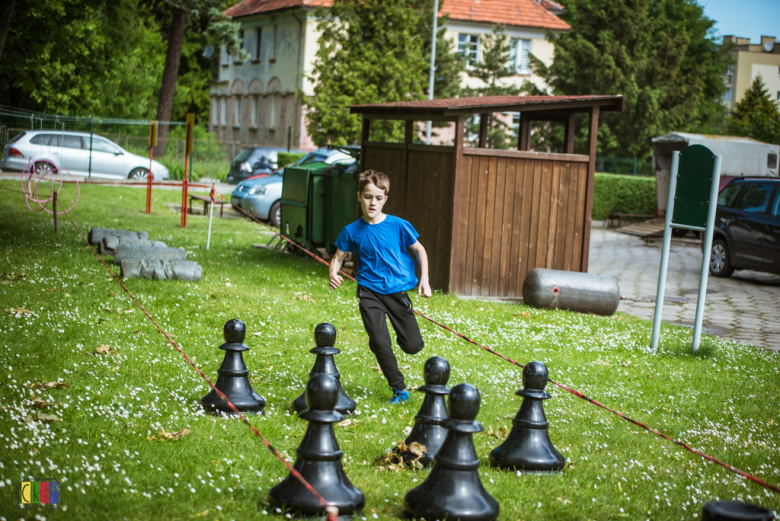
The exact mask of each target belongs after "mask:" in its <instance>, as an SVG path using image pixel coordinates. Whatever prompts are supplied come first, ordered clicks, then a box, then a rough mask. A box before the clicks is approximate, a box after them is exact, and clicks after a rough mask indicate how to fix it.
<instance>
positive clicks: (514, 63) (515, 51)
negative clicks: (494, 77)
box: [509, 38, 531, 74]
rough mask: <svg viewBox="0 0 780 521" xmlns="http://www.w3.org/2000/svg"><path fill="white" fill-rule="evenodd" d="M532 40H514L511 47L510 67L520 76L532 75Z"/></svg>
mask: <svg viewBox="0 0 780 521" xmlns="http://www.w3.org/2000/svg"><path fill="white" fill-rule="evenodd" d="M530 53H531V40H523V39H520V38H512V40H511V41H510V46H509V67H511V68H512V69H514V70H515V71H517V72H518V73H520V74H530V73H531V59H530V58H529V56H528V55H529V54H530Z"/></svg>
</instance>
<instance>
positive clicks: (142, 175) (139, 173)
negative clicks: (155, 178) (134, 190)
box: [127, 168, 149, 181]
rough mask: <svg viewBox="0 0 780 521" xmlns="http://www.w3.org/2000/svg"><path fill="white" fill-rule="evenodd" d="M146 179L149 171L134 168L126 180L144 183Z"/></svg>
mask: <svg viewBox="0 0 780 521" xmlns="http://www.w3.org/2000/svg"><path fill="white" fill-rule="evenodd" d="M147 177H149V170H147V169H146V168H136V169H135V170H133V171H132V172H130V175H129V176H127V178H128V179H133V180H135V181H146V178H147Z"/></svg>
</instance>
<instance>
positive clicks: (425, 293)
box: [417, 280, 432, 298]
mask: <svg viewBox="0 0 780 521" xmlns="http://www.w3.org/2000/svg"><path fill="white" fill-rule="evenodd" d="M431 294H432V293H431V285H430V283H429V282H428V281H427V280H421V281H420V285H419V286H417V295H418V296H420V297H425V298H431Z"/></svg>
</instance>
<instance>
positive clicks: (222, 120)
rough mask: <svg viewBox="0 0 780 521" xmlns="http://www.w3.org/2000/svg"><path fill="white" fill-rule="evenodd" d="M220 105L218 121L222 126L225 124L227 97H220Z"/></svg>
mask: <svg viewBox="0 0 780 521" xmlns="http://www.w3.org/2000/svg"><path fill="white" fill-rule="evenodd" d="M220 105H221V107H220V108H219V122H220V124H221V125H222V126H223V127H224V126H225V125H227V98H226V97H224V96H223V97H222V102H221V103H220Z"/></svg>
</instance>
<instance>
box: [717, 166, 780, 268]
mask: <svg viewBox="0 0 780 521" xmlns="http://www.w3.org/2000/svg"><path fill="white" fill-rule="evenodd" d="M741 269H748V270H756V271H766V272H770V273H776V274H778V275H780V179H770V178H752V179H744V178H740V179H734V180H732V181H731V182H730V183H729V184H728V185H726V187H725V188H723V190H722V191H721V192H720V195H719V196H718V211H717V213H716V214H715V232H714V234H713V237H712V252H711V257H710V273H712V274H713V275H715V276H716V277H730V276H731V274H732V273H734V270H741Z"/></svg>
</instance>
